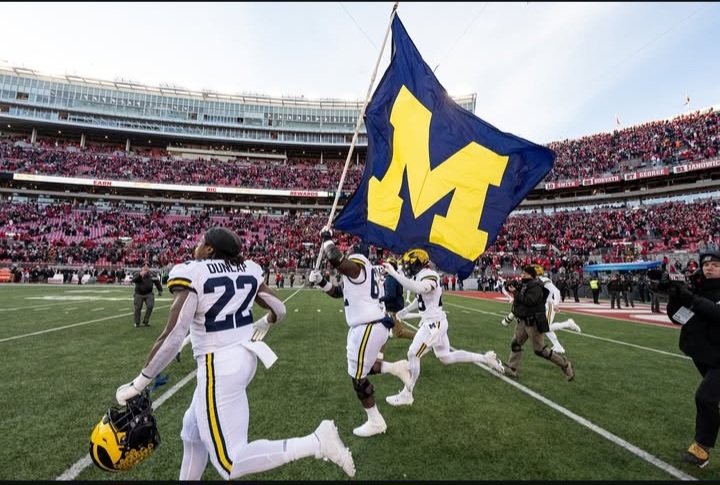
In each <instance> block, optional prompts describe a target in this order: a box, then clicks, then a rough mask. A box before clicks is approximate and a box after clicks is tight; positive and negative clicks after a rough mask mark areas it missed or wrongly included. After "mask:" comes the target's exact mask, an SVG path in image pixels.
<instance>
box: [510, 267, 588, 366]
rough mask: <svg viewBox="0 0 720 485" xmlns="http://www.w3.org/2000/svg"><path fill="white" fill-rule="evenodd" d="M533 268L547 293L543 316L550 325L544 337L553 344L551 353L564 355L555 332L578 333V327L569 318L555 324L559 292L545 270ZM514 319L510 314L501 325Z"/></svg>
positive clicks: (563, 349)
mask: <svg viewBox="0 0 720 485" xmlns="http://www.w3.org/2000/svg"><path fill="white" fill-rule="evenodd" d="M533 268H534V269H535V274H537V276H538V279H539V280H540V281H541V282H542V284H543V286H544V287H545V289H546V290H547V293H548V296H547V300H546V301H545V314H546V315H547V320H548V323H549V324H550V331H549V332H545V336H547V338H548V340H550V342H551V343H552V344H553V346H552V349H551V350H552V351H553V352H556V353H558V354H564V353H565V347H563V346H562V344H561V343H560V340H559V339H558V337H557V334H556V333H555V332H556V331H557V330H572V331H573V332H577V333H580V332H581V329H580V326H578V324H577V323H575V320H573V319H572V318H569V319H567V320H565V321H564V322H555V315H556V313H557V309H558V306H559V305H560V301H561V296H560V290H559V289H558V287H557V286H555V284H554V283H553V282H552V280H551V279H550V278H548V277H547V276H544V275H545V269H544V268H543V267H542V266H540V265H539V264H534V265H533ZM514 319H515V315H513V313H512V312H510V313H509V314H508V315H507V316H506V317H505V318H503V320H502V324H503V325H504V326H508V325H509V324H510V322H512V321H513V320H514Z"/></svg>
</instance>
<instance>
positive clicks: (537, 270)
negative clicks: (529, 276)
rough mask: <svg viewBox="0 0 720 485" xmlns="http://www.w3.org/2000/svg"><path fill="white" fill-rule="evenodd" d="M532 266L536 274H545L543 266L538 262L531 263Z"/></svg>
mask: <svg viewBox="0 0 720 485" xmlns="http://www.w3.org/2000/svg"><path fill="white" fill-rule="evenodd" d="M533 268H535V274H536V275H537V276H542V275H544V274H545V268H543V267H542V266H540V265H539V264H533Z"/></svg>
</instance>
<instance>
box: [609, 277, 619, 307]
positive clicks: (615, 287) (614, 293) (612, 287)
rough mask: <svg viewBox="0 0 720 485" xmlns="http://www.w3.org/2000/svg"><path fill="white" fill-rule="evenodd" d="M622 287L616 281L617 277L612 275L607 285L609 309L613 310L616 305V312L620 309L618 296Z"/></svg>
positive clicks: (617, 280)
mask: <svg viewBox="0 0 720 485" xmlns="http://www.w3.org/2000/svg"><path fill="white" fill-rule="evenodd" d="M622 290H623V285H622V282H621V281H620V280H619V279H618V277H617V275H613V276H612V278H610V282H609V283H608V292H609V293H610V308H615V304H616V303H617V307H618V310H619V309H620V294H621V293H622Z"/></svg>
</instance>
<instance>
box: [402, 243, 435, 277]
mask: <svg viewBox="0 0 720 485" xmlns="http://www.w3.org/2000/svg"><path fill="white" fill-rule="evenodd" d="M429 263H430V256H429V255H428V253H427V251H425V250H424V249H410V250H408V251H407V252H406V253H405V254H403V257H402V265H403V270H404V271H405V274H406V275H407V276H409V277H410V278H412V277H414V276H415V275H417V274H418V273H419V272H420V270H421V269H423V268H424V267H425V266H427V265H428V264H429Z"/></svg>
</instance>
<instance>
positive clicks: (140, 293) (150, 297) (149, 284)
mask: <svg viewBox="0 0 720 485" xmlns="http://www.w3.org/2000/svg"><path fill="white" fill-rule="evenodd" d="M132 282H133V283H134V284H135V295H134V296H133V303H134V304H135V328H137V327H139V326H140V313H141V311H142V306H143V302H145V318H143V325H145V326H146V327H148V326H150V315H152V311H153V307H154V306H155V295H154V294H153V285H155V286H156V287H157V290H158V296H161V295H162V291H163V289H162V285H161V284H160V278H158V277H157V275H153V274H151V273H150V266H149V265H148V263H144V264H143V266H142V269H141V270H140V272H139V273H137V274H136V275H135V276H133V279H132Z"/></svg>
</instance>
